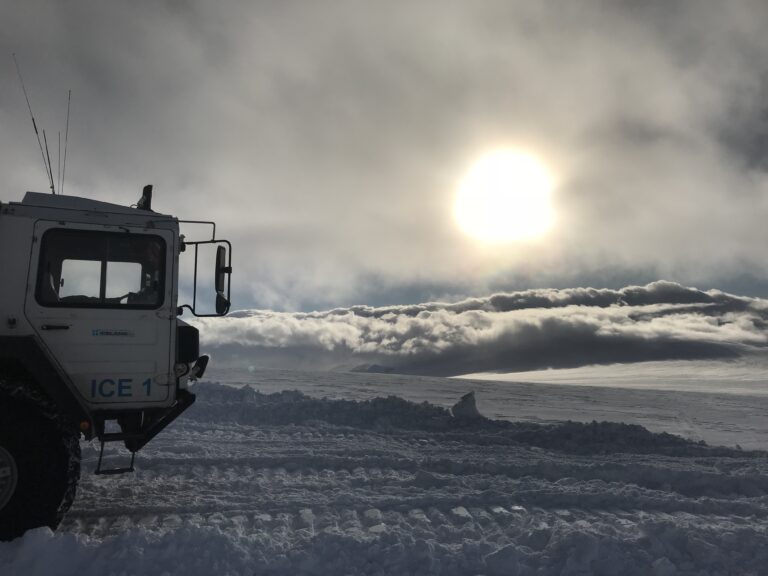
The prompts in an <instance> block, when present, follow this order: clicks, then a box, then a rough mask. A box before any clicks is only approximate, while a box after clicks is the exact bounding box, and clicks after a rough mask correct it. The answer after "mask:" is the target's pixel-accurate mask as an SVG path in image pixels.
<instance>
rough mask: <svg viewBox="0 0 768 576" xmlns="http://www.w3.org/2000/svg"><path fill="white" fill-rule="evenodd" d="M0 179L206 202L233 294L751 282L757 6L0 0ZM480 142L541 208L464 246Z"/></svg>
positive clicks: (339, 295)
mask: <svg viewBox="0 0 768 576" xmlns="http://www.w3.org/2000/svg"><path fill="white" fill-rule="evenodd" d="M0 8H1V10H0V13H2V15H3V17H2V24H0V26H2V35H0V171H2V174H3V191H2V193H1V194H0V200H3V201H7V200H19V199H20V198H21V196H22V195H23V192H24V191H26V190H36V191H46V190H47V180H46V178H45V175H44V172H43V168H42V161H41V158H40V152H39V150H38V148H37V142H36V141H35V137H34V133H33V130H32V126H31V122H30V119H29V115H28V112H27V109H26V103H25V101H24V95H23V93H22V91H21V87H20V85H19V81H18V78H17V75H16V69H15V67H14V63H13V60H12V58H11V54H12V53H14V52H15V53H16V55H17V58H18V61H19V64H20V65H21V69H22V73H23V76H24V80H25V82H26V86H27V90H28V93H29V97H30V101H31V104H32V107H33V110H34V113H35V116H36V119H37V123H38V125H39V126H40V127H41V129H42V128H45V130H46V133H47V135H48V140H49V145H51V152H52V153H53V157H54V159H53V166H54V173H57V172H58V160H57V159H56V158H57V157H58V156H57V154H56V151H57V146H56V142H57V134H58V132H59V131H61V132H62V134H63V132H64V128H65V120H66V108H67V91H68V90H70V89H71V90H72V103H71V120H70V128H69V145H68V160H67V167H66V180H65V184H64V192H65V193H66V194H75V195H82V196H86V197H90V198H96V199H100V200H105V201H112V202H118V203H121V204H131V203H134V202H135V201H136V200H137V199H138V197H139V195H140V190H141V187H142V186H143V185H144V184H147V183H152V184H154V186H155V201H154V207H155V209H156V210H159V211H161V212H164V213H170V214H174V215H177V216H179V217H182V218H189V219H202V218H205V219H208V218H210V219H215V220H216V221H217V224H218V230H219V234H220V236H223V237H226V238H228V239H230V240H231V241H232V242H233V245H234V250H233V258H234V266H235V274H234V276H233V300H234V304H233V307H234V308H235V309H260V310H272V311H275V312H278V313H285V314H292V313H305V312H311V311H317V310H320V311H322V310H331V309H334V308H346V309H349V308H350V307H352V306H356V305H367V306H373V307H376V306H389V305H403V304H416V303H420V302H430V301H443V302H459V301H463V300H465V299H467V298H473V297H477V298H487V297H490V296H491V295H492V294H495V293H505V292H516V291H521V290H528V289H533V288H540V289H549V288H574V287H593V288H598V289H600V288H610V289H615V290H618V289H621V288H622V287H625V286H632V285H637V286H644V285H646V284H647V283H649V282H653V281H656V280H659V279H664V280H668V281H671V282H676V283H680V284H682V285H684V286H695V287H698V288H701V289H705V290H706V289H710V288H717V289H722V290H727V291H729V292H734V293H736V294H742V295H749V296H768V256H767V255H766V250H765V246H767V245H768V226H765V223H764V220H765V216H766V213H767V212H766V208H768V177H767V171H768V97H767V96H768V35H766V34H765V33H764V23H765V22H766V21H768V4H766V3H765V2H763V1H761V0H753V1H749V0H744V1H733V2H728V3H723V2H718V1H714V0H695V1H693V0H690V1H685V0H681V1H678V2H674V3H673V2H667V1H643V2H640V1H629V0H627V1H610V2H609V1H601V0H574V1H572V2H529V1H527V0H526V1H514V0H498V1H494V0H481V1H478V2H463V1H453V0H417V1H413V2H354V1H351V0H350V1H344V0H327V1H323V2H306V1H305V2H298V1H291V0H288V1H281V2H257V1H227V2H216V3H211V2H203V1H202V0H199V1H189V2H180V1H166V2H131V3H125V2H111V1H110V2H102V1H99V2H97V1H84V0H69V1H66V2H44V1H40V0H26V1H25V2H12V1H10V0H0ZM500 147H505V148H514V149H517V150H522V151H524V152H526V153H528V154H532V155H535V156H536V157H537V158H538V159H539V160H540V161H541V162H542V163H543V164H545V165H546V167H547V169H548V170H549V172H550V173H551V176H552V181H553V188H552V207H553V210H554V215H555V219H554V224H553V225H552V227H551V229H550V230H549V231H548V233H546V234H544V235H543V236H541V237H538V238H535V239H532V240H523V241H516V242H506V243H501V244H487V243H483V242H479V241H477V240H476V239H473V238H472V237H469V236H467V235H466V234H464V233H463V232H462V231H461V230H460V229H459V227H458V226H457V224H456V222H455V219H454V214H453V204H454V199H455V196H456V192H457V186H458V185H459V183H460V182H461V181H462V178H463V177H464V176H465V175H466V173H467V171H468V169H469V168H470V167H471V166H472V164H473V162H475V160H476V159H477V158H478V157H480V156H481V155H482V154H484V153H485V152H487V151H490V150H494V149H498V148H500Z"/></svg>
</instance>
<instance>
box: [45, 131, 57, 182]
mask: <svg viewBox="0 0 768 576" xmlns="http://www.w3.org/2000/svg"><path fill="white" fill-rule="evenodd" d="M43 141H44V142H45V154H46V155H47V156H48V181H49V182H50V183H51V194H56V187H55V186H54V185H53V171H52V170H51V155H50V154H49V153H48V137H47V136H46V135H45V129H43Z"/></svg>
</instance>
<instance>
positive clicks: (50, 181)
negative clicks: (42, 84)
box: [12, 52, 56, 194]
mask: <svg viewBox="0 0 768 576" xmlns="http://www.w3.org/2000/svg"><path fill="white" fill-rule="evenodd" d="M12 56H13V63H14V64H16V73H17V74H18V75H19V82H20V83H21V89H22V90H23V91H24V98H25V99H26V101H27V108H28V109H29V117H30V118H32V127H33V128H34V129H35V136H37V145H38V146H39V147H40V155H41V156H42V157H43V167H44V168H45V175H46V176H48V182H49V183H50V186H51V190H53V178H52V177H51V172H50V165H49V164H48V163H47V162H46V161H45V153H44V152H43V145H42V143H41V142H40V133H39V132H38V131H37V123H36V122H35V115H34V114H32V105H31V104H30V103H29V96H28V95H27V88H26V86H24V78H22V77H21V68H19V61H18V60H16V53H15V52H13V53H12ZM43 137H45V133H43ZM55 193H56V192H55V191H54V194H55Z"/></svg>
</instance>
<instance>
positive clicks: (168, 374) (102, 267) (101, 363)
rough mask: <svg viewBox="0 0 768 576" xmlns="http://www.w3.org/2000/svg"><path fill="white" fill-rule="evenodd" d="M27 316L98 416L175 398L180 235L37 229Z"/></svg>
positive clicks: (44, 225)
mask: <svg viewBox="0 0 768 576" xmlns="http://www.w3.org/2000/svg"><path fill="white" fill-rule="evenodd" d="M35 237H36V239H37V241H36V242H35V244H34V248H33V250H32V256H31V258H32V260H31V262H30V274H29V282H28V286H27V295H26V302H25V314H26V316H27V319H28V320H29V322H30V323H31V325H32V326H33V328H34V330H35V332H36V333H37V335H38V336H39V338H40V340H42V342H43V344H44V345H45V347H46V348H47V349H48V351H49V352H50V354H51V356H52V357H53V359H54V360H55V361H57V362H58V363H59V364H60V365H61V367H62V368H63V370H64V371H65V372H66V373H67V374H68V375H69V377H70V378H71V379H72V381H73V382H74V384H75V385H76V387H77V389H78V390H79V392H80V394H81V395H82V396H83V398H84V399H85V401H86V402H88V403H90V404H92V405H94V408H103V409H109V408H126V407H128V408H129V407H131V405H137V406H138V405H141V406H142V407H146V406H147V405H148V404H150V405H156V406H158V407H161V406H165V405H169V404H171V403H172V402H173V400H174V393H173V392H174V390H175V388H174V378H173V374H172V367H173V361H174V360H173V354H172V349H171V346H172V342H173V331H172V324H173V315H172V310H173V306H174V302H173V300H174V299H173V285H174V278H173V273H174V270H173V268H174V266H173V262H174V258H173V257H172V254H175V252H174V251H175V249H176V247H175V245H174V234H173V233H172V232H171V231H170V230H159V229H146V228H130V229H129V228H126V227H122V226H119V227H118V226H87V225H77V226H76V227H75V226H73V225H66V224H63V223H61V222H50V221H38V222H37V223H36V225H35Z"/></svg>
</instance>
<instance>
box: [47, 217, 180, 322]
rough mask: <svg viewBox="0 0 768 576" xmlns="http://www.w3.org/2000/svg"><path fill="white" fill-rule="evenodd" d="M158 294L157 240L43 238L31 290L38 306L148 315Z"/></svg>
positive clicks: (81, 234) (57, 233) (80, 235)
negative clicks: (133, 310)
mask: <svg viewBox="0 0 768 576" xmlns="http://www.w3.org/2000/svg"><path fill="white" fill-rule="evenodd" d="M164 288H165V241H164V240H163V239H162V238H161V237H159V236H155V235H150V234H137V233H129V232H125V233H120V232H96V231H88V230H69V229H63V228H54V229H51V230H48V231H47V232H46V233H45V234H43V240H42V244H41V248H40V263H39V266H38V275H37V287H36V298H37V301H38V302H39V303H40V304H42V305H43V306H51V307H77V308H88V307H95V308H145V309H154V308H158V307H160V306H161V305H162V304H163V297H164V292H165V290H164Z"/></svg>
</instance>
